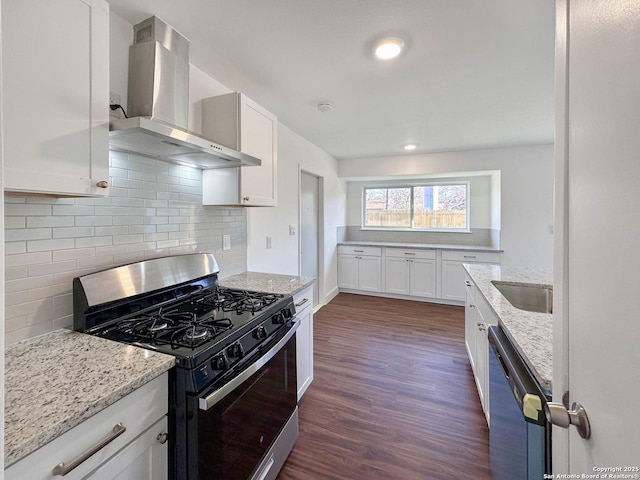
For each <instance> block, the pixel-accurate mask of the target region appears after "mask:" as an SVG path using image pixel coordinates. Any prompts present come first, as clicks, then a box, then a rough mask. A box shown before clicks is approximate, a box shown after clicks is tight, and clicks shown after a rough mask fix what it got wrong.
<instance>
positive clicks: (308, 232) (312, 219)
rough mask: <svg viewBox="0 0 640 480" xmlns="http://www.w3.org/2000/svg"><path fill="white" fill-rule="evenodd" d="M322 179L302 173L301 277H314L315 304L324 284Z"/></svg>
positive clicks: (317, 302) (317, 303) (318, 302)
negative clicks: (322, 259) (322, 260)
mask: <svg viewBox="0 0 640 480" xmlns="http://www.w3.org/2000/svg"><path fill="white" fill-rule="evenodd" d="M321 192H322V178H321V177H318V176H316V175H314V174H312V173H309V172H305V171H302V170H301V171H300V275H302V276H305V277H314V278H315V279H316V281H315V282H314V284H313V304H314V305H316V306H317V305H319V304H320V301H319V300H320V295H321V293H322V292H321V284H322V283H323V282H322V280H321V279H322V278H323V276H322V267H321V265H322V263H321V257H322V254H321V252H322V249H321V248H320V246H321V245H322V242H321V240H320V239H321V233H322V232H321V231H322V222H321V221H320V219H321V211H322V208H321V198H322V196H321Z"/></svg>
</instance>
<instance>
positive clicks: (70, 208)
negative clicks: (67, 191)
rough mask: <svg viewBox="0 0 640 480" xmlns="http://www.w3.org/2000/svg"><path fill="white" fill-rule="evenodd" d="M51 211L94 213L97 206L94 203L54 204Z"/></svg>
mask: <svg viewBox="0 0 640 480" xmlns="http://www.w3.org/2000/svg"><path fill="white" fill-rule="evenodd" d="M51 213H52V214H53V215H74V216H76V215H93V214H94V213H95V207H94V206H93V205H53V208H52V210H51ZM41 215H46V214H44V213H43V214H41Z"/></svg>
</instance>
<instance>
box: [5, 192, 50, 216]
mask: <svg viewBox="0 0 640 480" xmlns="http://www.w3.org/2000/svg"><path fill="white" fill-rule="evenodd" d="M7 197H8V196H7ZM9 198H10V197H9ZM4 215H5V217H11V216H16V215H18V216H33V215H39V216H44V215H51V205H27V204H25V203H9V202H8V201H6V198H5V205H4Z"/></svg>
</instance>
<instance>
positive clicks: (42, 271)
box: [27, 260, 77, 277]
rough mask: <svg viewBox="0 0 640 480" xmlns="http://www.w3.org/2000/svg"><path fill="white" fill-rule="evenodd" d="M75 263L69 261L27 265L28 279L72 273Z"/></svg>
mask: <svg viewBox="0 0 640 480" xmlns="http://www.w3.org/2000/svg"><path fill="white" fill-rule="evenodd" d="M76 266H77V264H76V261H75V260H69V261H66V262H54V263H39V264H37V265H29V267H28V270H27V271H28V275H29V276H30V277H38V276H41V275H48V274H50V273H60V272H72V271H74V270H75V269H76Z"/></svg>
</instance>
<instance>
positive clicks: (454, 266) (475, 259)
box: [440, 250, 500, 302]
mask: <svg viewBox="0 0 640 480" xmlns="http://www.w3.org/2000/svg"><path fill="white" fill-rule="evenodd" d="M464 263H500V254H499V253H493V252H474V251H447V250H445V251H443V252H442V269H441V276H440V287H441V288H440V291H441V298H442V299H444V300H455V301H460V302H464V301H465V288H464V275H465V272H464V267H463V266H462V265H463V264H464Z"/></svg>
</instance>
